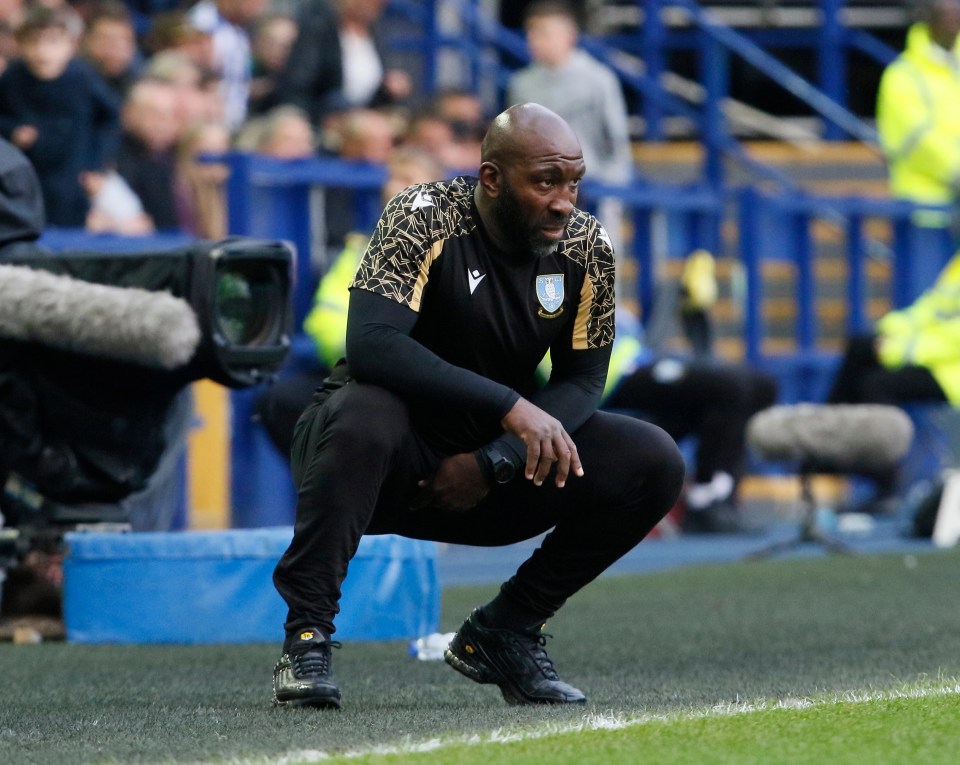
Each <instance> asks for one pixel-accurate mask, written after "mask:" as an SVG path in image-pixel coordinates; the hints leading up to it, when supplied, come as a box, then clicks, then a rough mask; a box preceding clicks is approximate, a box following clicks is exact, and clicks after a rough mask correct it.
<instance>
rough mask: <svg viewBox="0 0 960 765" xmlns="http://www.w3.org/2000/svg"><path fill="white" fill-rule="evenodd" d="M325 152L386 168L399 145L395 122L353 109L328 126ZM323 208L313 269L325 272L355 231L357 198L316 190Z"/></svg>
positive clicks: (317, 224)
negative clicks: (395, 147)
mask: <svg viewBox="0 0 960 765" xmlns="http://www.w3.org/2000/svg"><path fill="white" fill-rule="evenodd" d="M325 138H326V142H327V143H326V147H325V148H326V151H328V152H330V153H331V154H332V155H334V156H336V157H338V158H339V159H343V160H346V161H348V162H363V163H368V164H373V165H385V164H387V162H388V160H389V159H390V157H391V155H392V154H393V150H394V146H395V145H396V139H397V134H396V129H395V127H394V124H393V122H391V120H390V119H389V118H388V117H387V116H386V115H385V114H384V113H383V112H380V111H377V110H375V109H351V110H350V111H348V112H346V113H344V114H343V115H342V116H341V118H339V119H338V120H337V121H336V122H335V123H333V124H331V125H329V126H328V131H327V133H326V136H325ZM316 193H317V194H318V195H319V196H322V198H323V204H322V205H321V206H318V207H317V211H318V212H322V215H320V217H319V218H318V219H315V221H314V229H315V241H314V257H313V260H314V267H315V268H316V269H317V271H318V272H323V271H324V270H326V267H327V265H328V264H329V263H330V262H332V260H333V258H334V257H336V255H337V253H339V252H340V250H341V249H343V246H344V244H345V242H346V238H347V235H348V234H349V233H350V231H352V230H355V229H356V226H357V224H356V215H357V205H356V194H355V193H354V191H353V190H352V189H346V188H335V187H328V188H322V189H317V192H316Z"/></svg>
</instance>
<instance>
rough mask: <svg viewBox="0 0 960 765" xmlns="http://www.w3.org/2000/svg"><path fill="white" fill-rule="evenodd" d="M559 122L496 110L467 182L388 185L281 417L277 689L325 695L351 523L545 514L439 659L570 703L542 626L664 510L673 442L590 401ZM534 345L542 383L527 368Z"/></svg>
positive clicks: (597, 274)
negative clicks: (341, 316) (318, 357)
mask: <svg viewBox="0 0 960 765" xmlns="http://www.w3.org/2000/svg"><path fill="white" fill-rule="evenodd" d="M584 171H585V165H584V162H583V154H582V151H581V148H580V144H579V141H578V140H577V138H576V136H575V134H574V133H573V131H572V129H571V128H570V126H569V125H568V124H567V123H566V122H564V121H563V120H562V119H561V118H560V117H558V116H557V115H556V114H554V113H553V112H551V111H549V110H548V109H546V108H545V107H542V106H540V105H538V104H520V105H517V106H513V107H511V108H510V109H508V110H507V111H506V112H504V113H503V114H501V115H500V116H498V117H497V118H496V119H495V120H494V122H493V124H492V126H491V128H490V130H489V131H488V132H487V135H486V137H485V138H484V142H483V148H482V162H481V165H480V169H479V178H470V177H458V178H455V179H453V180H452V181H447V182H441V183H428V184H420V185H417V186H412V187H409V188H407V189H406V190H405V191H403V192H401V193H400V194H398V195H397V196H396V197H394V198H393V200H392V201H391V202H390V203H389V204H388V205H387V207H386V209H385V210H384V212H383V214H382V215H381V217H380V221H379V223H378V225H377V227H376V229H375V231H374V234H373V237H372V239H371V241H370V244H369V246H368V247H367V250H366V252H365V254H364V257H363V259H362V261H361V264H360V268H359V270H358V271H357V275H356V278H355V279H354V282H353V284H352V286H351V292H350V303H349V309H348V318H347V341H346V356H347V361H346V362H345V363H344V364H342V365H338V366H337V367H335V369H334V371H333V373H332V375H331V378H329V381H328V383H327V384H326V385H325V386H324V387H323V388H321V389H320V391H319V392H318V393H317V395H316V396H315V398H314V401H313V402H312V403H311V405H310V406H309V407H307V409H306V410H305V411H304V413H303V415H302V416H301V418H300V420H299V421H298V423H297V425H296V430H295V434H294V440H293V449H292V455H291V456H292V460H291V461H292V468H293V476H294V480H295V482H296V484H297V487H298V501H297V518H296V524H295V530H294V537H293V540H292V542H291V544H290V547H289V548H288V549H287V551H286V552H285V553H284V555H283V556H282V558H281V560H280V562H279V563H278V565H277V567H276V570H275V573H274V583H275V585H276V587H277V589H278V591H279V592H280V594H281V595H282V596H283V598H284V600H285V601H286V603H287V605H288V606H289V612H288V616H287V621H286V624H285V630H286V639H285V641H284V649H283V655H282V657H281V659H280V661H279V662H278V663H277V665H276V667H275V669H274V700H275V702H276V703H277V704H281V705H283V704H290V705H300V704H306V705H312V706H318V707H339V706H340V701H341V695H340V690H339V688H338V687H337V685H336V683H335V682H334V680H333V677H332V675H331V670H330V653H331V651H330V649H331V647H333V646H335V645H337V644H336V643H334V642H333V641H332V639H331V636H332V634H333V632H334V629H335V628H334V618H335V615H336V613H337V612H338V610H339V603H338V601H339V597H340V586H341V583H342V582H343V580H344V578H345V576H346V571H347V566H348V564H349V562H350V559H351V557H352V556H353V554H354V553H355V551H356V550H357V546H358V544H359V542H360V538H361V535H363V534H383V533H398V534H402V535H405V536H409V537H413V538H417V539H428V540H437V541H443V542H451V543H457V544H474V545H505V544H511V543H514V542H518V541H520V540H524V539H529V538H532V537H536V536H538V535H539V534H542V533H544V532H549V533H548V534H547V536H546V537H545V538H544V540H543V542H542V544H541V545H540V547H539V549H537V550H536V551H535V552H534V553H533V555H532V556H531V557H530V559H529V560H527V561H526V562H525V563H524V564H523V565H522V566H520V568H519V570H518V571H517V573H516V574H515V575H514V576H513V577H511V579H510V580H509V581H507V582H506V583H505V584H504V585H503V586H502V587H501V589H500V592H499V593H498V594H497V595H496V596H495V597H494V598H493V599H492V600H491V601H490V602H488V603H487V604H485V605H483V606H481V607H480V608H478V609H477V610H476V611H474V612H473V613H472V614H471V615H470V617H469V618H468V619H467V620H466V621H465V622H464V624H463V625H462V626H461V627H460V630H459V631H458V633H457V636H456V637H455V638H454V640H453V641H452V642H451V644H450V646H449V648H448V650H447V652H446V654H445V658H446V660H447V662H448V663H449V664H450V665H451V666H453V667H454V668H455V669H456V670H458V671H459V672H461V673H463V674H464V675H466V676H467V677H469V678H470V679H472V680H475V681H476V682H479V683H493V684H496V685H498V686H499V688H500V690H501V693H502V694H503V696H504V698H505V699H506V700H507V701H509V702H512V703H521V704H535V703H582V702H584V701H585V700H586V698H585V696H584V694H583V693H582V692H581V691H579V690H578V689H576V688H574V687H573V686H571V685H569V684H567V683H565V682H563V681H561V680H560V679H559V677H558V675H557V672H556V670H555V668H554V665H553V663H552V661H551V660H550V658H549V657H548V656H547V653H546V651H545V649H544V644H545V642H546V641H545V635H544V634H543V632H542V631H541V628H542V625H543V623H544V621H545V620H546V619H548V618H550V617H551V616H552V615H553V614H554V613H555V612H556V611H557V610H558V609H559V608H560V607H561V606H562V605H563V604H564V603H565V602H566V600H567V598H569V597H570V596H571V595H573V594H574V593H575V592H577V591H578V590H579V589H581V588H582V587H584V586H585V585H586V584H588V583H589V582H590V581H592V580H593V579H595V578H596V577H597V576H599V575H600V574H601V573H602V572H603V571H605V570H606V569H607V568H608V567H609V566H610V565H611V564H612V563H613V562H614V561H616V560H617V559H618V558H620V557H621V556H622V555H624V554H625V553H626V552H628V551H629V550H631V549H632V548H633V547H634V546H635V545H636V544H637V543H639V542H640V541H641V540H642V539H643V538H644V537H645V536H646V535H647V534H648V533H649V531H650V530H651V529H652V528H653V527H654V526H655V525H656V524H657V523H658V522H659V521H660V519H661V518H662V517H663V516H664V515H665V514H666V513H667V511H668V510H669V509H670V508H671V507H672V506H673V503H674V501H675V500H676V498H677V496H678V495H679V493H680V489H681V485H682V482H683V475H684V466H683V458H682V456H681V454H680V452H679V450H678V449H677V446H676V444H675V443H674V442H673V440H672V439H671V438H670V437H669V436H668V435H667V434H666V433H665V432H664V431H662V430H661V429H660V428H658V427H656V426H654V425H651V424H649V423H646V422H642V421H640V420H637V419H634V418H631V417H626V416H623V415H619V414H613V413H609V412H602V411H598V410H597V407H598V405H599V402H600V397H601V394H602V392H603V387H604V381H605V379H606V373H607V365H608V362H609V359H610V350H611V346H612V343H613V337H614V300H615V298H614V295H615V290H614V286H615V285H614V254H613V249H612V247H611V245H610V239H609V237H608V236H607V233H606V231H605V230H604V229H603V227H602V226H601V225H600V223H599V222H598V221H597V219H596V218H594V217H593V216H592V215H589V214H587V213H585V212H583V211H581V210H578V209H577V208H576V207H575V204H576V199H577V192H578V188H579V184H580V180H581V178H582V177H583V174H584ZM548 349H549V351H550V355H551V359H552V363H553V368H552V373H551V377H550V379H549V381H548V382H547V383H546V384H545V385H544V386H543V387H538V386H537V384H536V369H537V365H538V364H539V362H540V360H541V359H542V358H543V357H544V355H545V354H546V352H547V350H548Z"/></svg>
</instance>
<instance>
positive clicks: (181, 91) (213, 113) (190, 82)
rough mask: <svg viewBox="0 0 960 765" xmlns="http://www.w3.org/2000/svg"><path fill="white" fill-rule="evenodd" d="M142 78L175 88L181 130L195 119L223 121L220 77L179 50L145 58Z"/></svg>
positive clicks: (162, 52) (198, 120) (199, 120)
mask: <svg viewBox="0 0 960 765" xmlns="http://www.w3.org/2000/svg"><path fill="white" fill-rule="evenodd" d="M144 77H146V78H149V79H151V80H158V81H160V82H166V83H169V84H170V85H172V86H173V87H174V89H175V90H176V93H177V99H176V101H177V120H178V122H179V123H180V129H181V130H186V129H187V128H188V127H189V126H191V125H193V124H194V123H195V122H224V104H223V95H222V93H221V92H220V89H219V87H218V86H219V83H220V81H219V79H218V78H217V76H216V75H215V74H214V73H213V72H212V71H210V70H206V69H204V68H203V67H201V66H199V65H198V64H197V63H196V62H195V61H194V60H193V59H191V58H190V56H188V55H187V54H186V53H184V52H183V51H182V50H165V51H161V52H160V53H157V54H155V55H154V56H153V57H152V58H150V59H149V60H148V61H147V64H146V66H145V68H144Z"/></svg>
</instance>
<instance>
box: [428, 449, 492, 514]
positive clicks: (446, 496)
mask: <svg viewBox="0 0 960 765" xmlns="http://www.w3.org/2000/svg"><path fill="white" fill-rule="evenodd" d="M417 486H419V487H420V491H419V492H418V493H417V496H416V498H415V499H414V501H413V504H412V505H411V506H410V507H411V509H412V510H419V509H421V508H424V507H439V508H441V509H444V510H461V511H462V510H469V509H470V508H472V507H476V506H477V505H478V504H480V501H481V500H482V499H483V498H484V497H485V496H487V492H489V491H490V487H489V486H488V485H487V481H486V479H485V478H484V477H483V473H481V472H480V465H478V464H477V458H476V457H475V456H474V455H473V452H466V453H464V454H454V455H453V456H452V457H446V458H445V459H444V460H443V461H442V462H441V463H440V465H439V466H438V467H437V472H436V473H434V474H433V476H432V477H431V478H427V479H424V480H423V481H419V482H418V483H417Z"/></svg>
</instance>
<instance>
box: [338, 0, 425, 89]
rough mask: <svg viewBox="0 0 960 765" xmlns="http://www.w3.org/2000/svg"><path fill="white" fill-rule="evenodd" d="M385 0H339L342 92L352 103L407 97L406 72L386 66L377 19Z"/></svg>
mask: <svg viewBox="0 0 960 765" xmlns="http://www.w3.org/2000/svg"><path fill="white" fill-rule="evenodd" d="M386 5H387V3H386V0H338V1H337V7H338V8H339V29H340V53H341V57H342V58H341V60H342V62H343V95H344V98H346V101H347V103H348V104H350V105H351V106H384V105H386V104H393V103H398V102H401V101H403V100H404V99H406V98H407V97H408V96H409V95H410V92H411V90H412V89H413V87H412V83H411V81H410V77H409V75H407V73H406V72H403V71H401V70H399V69H386V68H385V67H384V64H383V55H382V51H381V45H380V41H379V38H378V35H377V31H376V30H377V23H378V22H379V20H380V17H381V16H382V15H383V11H384V8H386Z"/></svg>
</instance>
